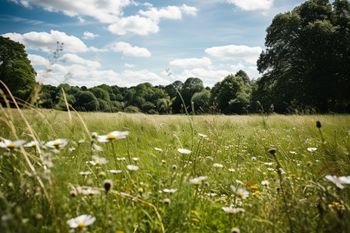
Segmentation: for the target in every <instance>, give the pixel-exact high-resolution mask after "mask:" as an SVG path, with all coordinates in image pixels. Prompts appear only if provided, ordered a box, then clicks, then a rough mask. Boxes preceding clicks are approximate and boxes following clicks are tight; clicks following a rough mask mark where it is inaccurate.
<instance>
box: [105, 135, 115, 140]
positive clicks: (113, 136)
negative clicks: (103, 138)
mask: <svg viewBox="0 0 350 233" xmlns="http://www.w3.org/2000/svg"><path fill="white" fill-rule="evenodd" d="M107 139H108V140H110V141H111V140H114V139H117V137H116V136H115V135H113V134H107Z"/></svg>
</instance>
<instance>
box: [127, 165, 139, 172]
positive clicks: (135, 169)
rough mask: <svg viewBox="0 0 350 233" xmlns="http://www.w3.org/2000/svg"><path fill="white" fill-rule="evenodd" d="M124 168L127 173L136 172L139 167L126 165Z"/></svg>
mask: <svg viewBox="0 0 350 233" xmlns="http://www.w3.org/2000/svg"><path fill="white" fill-rule="evenodd" d="M126 168H127V169H128V170H129V171H137V170H139V167H138V166H136V165H127V166H126Z"/></svg>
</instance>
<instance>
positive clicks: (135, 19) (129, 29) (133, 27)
mask: <svg viewBox="0 0 350 233" xmlns="http://www.w3.org/2000/svg"><path fill="white" fill-rule="evenodd" d="M108 30H109V31H110V32H112V33H113V34H116V35H125V34H127V33H133V34H137V35H142V36H145V35H148V34H150V33H157V32H158V31H159V26H158V23H157V22H155V21H153V20H152V19H150V18H146V17H141V16H139V15H134V16H128V17H124V18H121V19H119V20H118V22H116V23H113V24H111V25H109V26H108Z"/></svg>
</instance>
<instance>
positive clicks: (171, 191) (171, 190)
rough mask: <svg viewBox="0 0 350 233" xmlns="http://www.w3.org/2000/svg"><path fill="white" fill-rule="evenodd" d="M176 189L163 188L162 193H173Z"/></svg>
mask: <svg viewBox="0 0 350 233" xmlns="http://www.w3.org/2000/svg"><path fill="white" fill-rule="evenodd" d="M176 191H177V189H163V192H164V193H175V192H176Z"/></svg>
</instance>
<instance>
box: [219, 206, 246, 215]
mask: <svg viewBox="0 0 350 233" xmlns="http://www.w3.org/2000/svg"><path fill="white" fill-rule="evenodd" d="M222 210H223V211H224V212H225V213H228V214H237V213H244V212H245V209H243V208H234V207H232V206H229V207H222Z"/></svg>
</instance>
